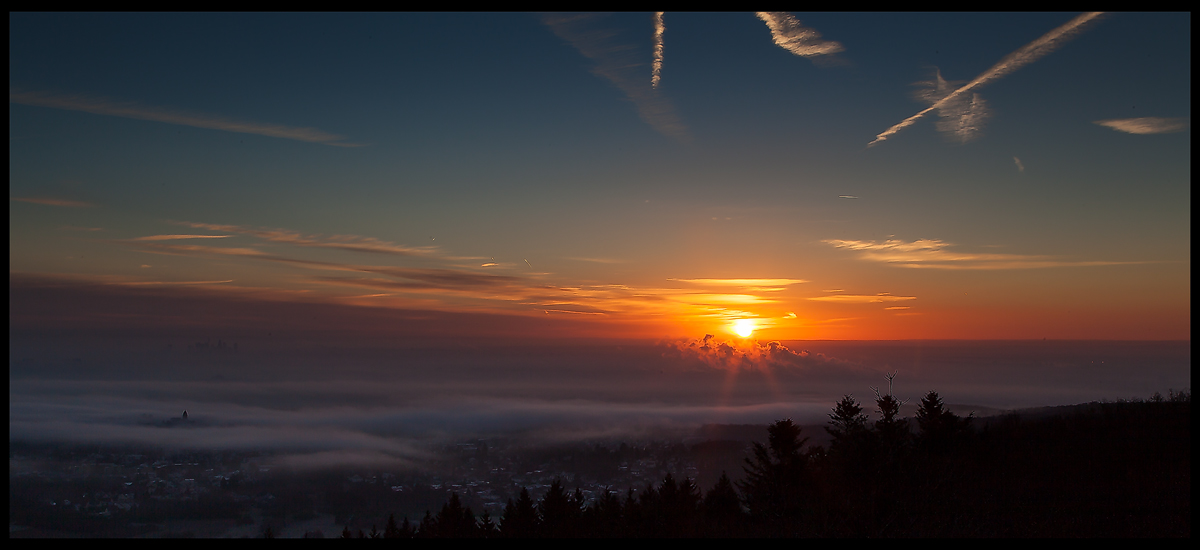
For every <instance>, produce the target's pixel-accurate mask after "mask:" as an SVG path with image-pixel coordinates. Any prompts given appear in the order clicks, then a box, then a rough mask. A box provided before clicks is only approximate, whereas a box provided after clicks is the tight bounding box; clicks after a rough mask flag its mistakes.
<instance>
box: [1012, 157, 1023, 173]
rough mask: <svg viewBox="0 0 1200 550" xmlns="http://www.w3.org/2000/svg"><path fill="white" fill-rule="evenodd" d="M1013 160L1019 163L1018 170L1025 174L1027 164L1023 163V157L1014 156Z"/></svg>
mask: <svg viewBox="0 0 1200 550" xmlns="http://www.w3.org/2000/svg"><path fill="white" fill-rule="evenodd" d="M1013 162H1015V163H1017V171H1018V172H1020V173H1022V174H1024V173H1025V165H1024V164H1022V163H1021V159H1019V158H1017V157H1015V156H1014V157H1013Z"/></svg>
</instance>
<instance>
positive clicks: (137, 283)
mask: <svg viewBox="0 0 1200 550" xmlns="http://www.w3.org/2000/svg"><path fill="white" fill-rule="evenodd" d="M145 267H149V266H145ZM232 282H233V279H226V280H223V281H122V282H114V283H109V284H113V285H121V286H160V285H165V286H174V285H221V284H225V283H232Z"/></svg>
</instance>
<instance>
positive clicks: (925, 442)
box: [917, 391, 971, 453]
mask: <svg viewBox="0 0 1200 550" xmlns="http://www.w3.org/2000/svg"><path fill="white" fill-rule="evenodd" d="M970 424H971V418H970V417H967V418H962V417H959V416H958V415H956V414H954V413H953V412H950V410H949V409H947V408H946V405H945V403H943V402H942V398H941V396H939V395H938V394H937V392H935V391H930V392H929V393H927V394H925V397H924V398H922V399H921V406H920V407H918V408H917V426H918V427H919V428H920V430H921V434H920V439H919V441H920V444H921V446H922V447H923V448H924V449H925V450H927V451H930V452H934V453H940V452H944V451H946V450H947V449H948V448H949V447H951V446H953V445H954V444H955V442H956V441H957V440H958V439H959V438H961V437H962V436H963V434H965V433H966V431H967V430H968V429H970Z"/></svg>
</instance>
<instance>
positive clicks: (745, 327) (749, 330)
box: [733, 319, 754, 338]
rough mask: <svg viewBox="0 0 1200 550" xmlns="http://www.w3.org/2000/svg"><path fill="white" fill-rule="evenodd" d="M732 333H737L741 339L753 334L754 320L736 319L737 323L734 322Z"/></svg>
mask: <svg viewBox="0 0 1200 550" xmlns="http://www.w3.org/2000/svg"><path fill="white" fill-rule="evenodd" d="M733 332H735V333H737V335H738V336H741V337H742V338H746V337H748V336H750V335H751V334H753V333H754V320H753V319H738V320H737V321H734V322H733Z"/></svg>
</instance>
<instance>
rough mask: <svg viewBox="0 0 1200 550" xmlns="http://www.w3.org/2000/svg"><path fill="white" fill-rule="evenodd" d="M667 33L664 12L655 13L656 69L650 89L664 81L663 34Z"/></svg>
mask: <svg viewBox="0 0 1200 550" xmlns="http://www.w3.org/2000/svg"><path fill="white" fill-rule="evenodd" d="M665 32H667V26H666V25H665V24H664V23H663V12H661V11H656V12H654V67H653V68H652V69H651V72H650V87H652V88H657V87H658V82H659V81H660V80H662V64H663V33H665Z"/></svg>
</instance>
